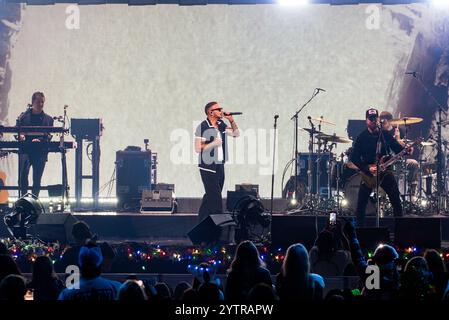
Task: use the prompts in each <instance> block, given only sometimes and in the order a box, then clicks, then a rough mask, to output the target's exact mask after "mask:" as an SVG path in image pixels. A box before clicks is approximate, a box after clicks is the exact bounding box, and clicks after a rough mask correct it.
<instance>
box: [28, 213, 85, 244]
mask: <svg viewBox="0 0 449 320" xmlns="http://www.w3.org/2000/svg"><path fill="white" fill-rule="evenodd" d="M76 221H78V220H77V219H76V218H75V217H74V216H73V215H72V214H70V213H44V214H41V215H40V216H39V218H38V219H37V223H36V226H35V233H36V236H37V237H38V238H39V239H41V240H42V241H44V242H56V241H58V242H60V243H63V244H67V243H72V242H74V239H73V237H72V226H73V224H74V223H75V222H76Z"/></svg>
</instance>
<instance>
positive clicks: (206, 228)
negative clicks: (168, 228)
mask: <svg viewBox="0 0 449 320" xmlns="http://www.w3.org/2000/svg"><path fill="white" fill-rule="evenodd" d="M235 227H236V223H235V221H234V219H233V218H232V216H231V215H230V214H212V215H210V216H208V217H207V218H205V219H204V220H203V221H201V222H200V223H199V224H197V225H196V226H195V227H193V229H192V230H190V231H189V232H188V233H187V236H188V237H189V239H190V241H192V243H193V244H202V243H205V244H233V243H234V236H235Z"/></svg>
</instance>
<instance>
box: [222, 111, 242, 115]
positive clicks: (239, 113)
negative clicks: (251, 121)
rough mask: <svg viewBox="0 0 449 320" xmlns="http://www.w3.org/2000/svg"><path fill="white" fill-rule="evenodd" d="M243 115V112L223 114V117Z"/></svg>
mask: <svg viewBox="0 0 449 320" xmlns="http://www.w3.org/2000/svg"><path fill="white" fill-rule="evenodd" d="M241 114H243V112H225V113H224V115H225V116H239V115H241Z"/></svg>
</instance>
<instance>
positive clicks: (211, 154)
mask: <svg viewBox="0 0 449 320" xmlns="http://www.w3.org/2000/svg"><path fill="white" fill-rule="evenodd" d="M217 127H218V128H215V127H214V126H212V124H211V123H210V122H209V119H206V120H204V121H203V122H201V123H200V124H199V125H198V127H197V128H196V130H195V137H196V138H201V140H202V141H204V142H205V143H206V144H209V143H211V142H213V141H214V140H215V139H216V137H217V136H219V135H220V136H221V140H222V144H221V146H218V147H214V148H212V149H209V150H206V151H204V150H201V152H200V154H199V156H198V166H199V167H200V169H202V170H207V171H211V172H216V166H217V165H220V164H224V163H225V162H226V159H227V144H226V128H227V125H226V123H224V122H223V121H221V120H218V121H217Z"/></svg>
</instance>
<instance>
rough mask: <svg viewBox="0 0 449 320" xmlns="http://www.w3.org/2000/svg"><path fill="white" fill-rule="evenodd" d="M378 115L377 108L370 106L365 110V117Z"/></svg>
mask: <svg viewBox="0 0 449 320" xmlns="http://www.w3.org/2000/svg"><path fill="white" fill-rule="evenodd" d="M378 117H379V111H377V109H374V108H370V109H368V110H366V119H368V118H371V119H373V118H378Z"/></svg>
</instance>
